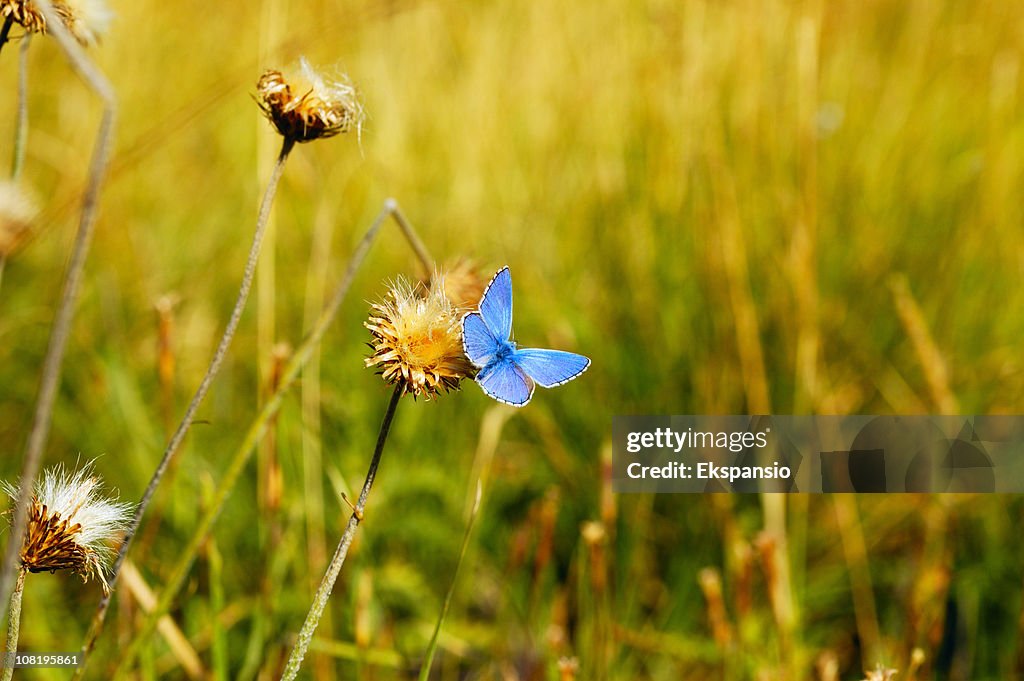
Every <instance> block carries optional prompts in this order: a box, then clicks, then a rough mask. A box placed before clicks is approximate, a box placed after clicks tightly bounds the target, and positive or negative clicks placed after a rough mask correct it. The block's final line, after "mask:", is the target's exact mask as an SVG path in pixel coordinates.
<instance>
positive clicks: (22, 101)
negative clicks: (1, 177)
mask: <svg viewBox="0 0 1024 681" xmlns="http://www.w3.org/2000/svg"><path fill="white" fill-rule="evenodd" d="M31 43H32V35H31V34H26V35H25V37H24V38H22V39H21V48H20V49H19V50H18V113H17V118H15V123H14V158H13V159H12V160H11V179H12V180H15V181H17V179H18V178H19V177H20V176H21V169H22V167H23V166H24V165H25V143H26V141H27V140H28V46H29V45H30V44H31Z"/></svg>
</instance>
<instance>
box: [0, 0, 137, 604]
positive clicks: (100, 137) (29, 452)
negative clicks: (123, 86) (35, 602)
mask: <svg viewBox="0 0 1024 681" xmlns="http://www.w3.org/2000/svg"><path fill="white" fill-rule="evenodd" d="M37 6H38V8H39V10H40V11H42V13H43V16H44V17H45V19H46V22H47V25H48V26H50V27H51V28H50V32H51V34H52V35H53V37H54V38H55V39H56V40H57V42H58V44H59V45H60V47H61V49H62V50H63V51H64V54H65V56H66V57H67V59H68V63H69V64H70V65H71V67H72V68H73V69H74V70H75V72H76V73H77V74H78V75H79V77H81V78H82V80H84V81H85V83H86V84H87V85H88V86H89V88H90V89H91V90H92V91H93V92H94V93H95V94H96V96H97V97H99V98H100V100H102V102H103V116H102V118H101V119H100V126H99V129H98V130H97V132H96V144H95V146H94V147H93V152H92V159H91V163H90V166H89V180H88V184H87V185H86V188H85V194H84V195H83V197H82V213H81V217H80V219H79V223H78V232H77V234H76V236H75V243H74V245H73V246H72V248H71V258H70V260H69V262H68V269H67V274H66V276H65V279H64V289H63V291H62V292H61V299H60V303H59V304H58V307H57V314H56V315H55V316H54V320H53V329H52V330H51V332H50V342H49V346H48V347H47V349H46V357H45V359H44V360H43V369H42V373H41V376H40V381H39V396H38V397H37V398H36V408H35V414H34V416H33V420H32V429H31V430H30V431H29V435H28V440H27V442H26V444H25V454H24V457H23V462H24V463H23V464H22V470H21V479H20V480H21V481H20V483H19V487H18V489H19V493H18V499H17V500H16V502H15V506H14V519H13V521H12V522H11V532H10V534H9V535H8V536H9V539H8V541H7V550H6V552H5V553H4V558H3V563H2V570H0V602H3V601H5V600H7V594H8V593H9V592H10V588H11V583H12V582H13V580H14V572H15V570H16V569H17V555H18V549H19V548H20V546H21V539H22V536H23V535H24V533H25V525H26V523H27V521H28V506H29V500H30V499H31V496H32V489H33V483H34V482H35V479H36V475H37V474H38V473H39V465H40V460H41V459H42V455H43V449H44V448H45V446H46V440H47V438H48V436H49V433H50V421H51V417H52V416H53V403H54V399H55V398H56V396H57V384H58V382H59V381H60V374H61V367H62V366H63V363H64V351H65V349H66V348H67V340H68V336H69V335H70V333H71V322H72V319H73V318H74V315H75V301H76V300H77V299H78V290H79V288H80V287H81V283H82V274H83V272H84V270H85V261H86V256H87V255H88V253H89V245H90V244H91V243H92V234H93V227H94V226H95V223H96V206H97V203H98V201H99V194H100V186H101V184H102V182H103V178H104V176H105V173H106V169H107V161H108V159H109V157H110V140H111V138H112V136H113V132H114V122H115V117H116V110H117V103H116V100H115V97H114V90H113V88H112V87H111V85H110V82H109V81H108V80H107V79H106V77H105V76H104V75H103V74H102V72H100V70H99V69H97V68H96V66H95V65H94V64H93V63H92V62H91V61H90V60H89V57H88V56H86V54H85V52H84V51H83V50H82V48H81V46H80V45H79V44H78V43H77V42H76V41H75V40H74V39H73V38H71V36H69V35H68V32H67V30H66V29H65V28H64V24H63V22H61V20H60V19H59V18H58V17H57V16H56V15H55V14H54V11H53V7H52V6H51V4H50V1H49V0H37Z"/></svg>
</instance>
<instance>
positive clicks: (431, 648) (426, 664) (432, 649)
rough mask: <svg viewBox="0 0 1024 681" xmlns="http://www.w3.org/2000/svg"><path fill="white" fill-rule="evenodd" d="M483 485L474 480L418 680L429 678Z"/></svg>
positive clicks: (478, 506) (478, 510)
mask: <svg viewBox="0 0 1024 681" xmlns="http://www.w3.org/2000/svg"><path fill="white" fill-rule="evenodd" d="M482 490H483V487H482V485H481V483H480V480H479V479H478V480H477V481H476V497H475V498H474V500H473V507H472V508H471V509H470V511H469V520H468V521H467V522H466V532H465V533H464V534H463V535H462V548H460V549H459V560H458V562H457V563H455V572H454V573H452V582H451V584H450V585H449V586H448V593H446V594H445V596H444V604H443V605H442V606H441V614H440V615H438V617H437V624H436V625H435V626H434V635H433V636H431V637H430V644H429V645H427V653H426V656H425V657H424V660H423V665H422V666H421V667H420V677H419V681H427V679H429V678H430V667H431V665H432V664H433V662H434V653H436V652H437V641H438V638H439V637H440V635H441V627H443V626H444V621H445V619H446V618H447V617H448V610H449V609H450V608H451V604H452V595H453V594H454V593H455V585H456V584H457V583H458V579H459V568H461V567H462V561H463V559H464V558H465V557H466V549H467V548H468V547H469V538H470V535H471V534H472V532H473V523H474V522H475V521H476V517H477V515H478V514H479V512H480V498H481V494H482Z"/></svg>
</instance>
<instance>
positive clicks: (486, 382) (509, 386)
mask: <svg viewBox="0 0 1024 681" xmlns="http://www.w3.org/2000/svg"><path fill="white" fill-rule="evenodd" d="M476 382H477V383H479V384H480V387H481V388H483V391H484V392H485V393H487V394H488V395H490V396H491V397H493V398H494V399H496V400H498V401H499V402H503V403H505V404H509V405H512V406H513V407H522V406H523V405H525V404H526V403H527V402H529V401H530V398H531V397H533V389H534V383H533V380H532V379H531V378H530V377H529V376H527V375H526V374H525V373H523V370H522V369H520V368H519V367H518V366H516V364H515V363H514V362H512V361H510V360H506V361H502V362H496V363H494V364H493V365H492V366H490V367H489V368H488V369H487V370H485V371H483V372H481V373H480V374H478V375H477V377H476Z"/></svg>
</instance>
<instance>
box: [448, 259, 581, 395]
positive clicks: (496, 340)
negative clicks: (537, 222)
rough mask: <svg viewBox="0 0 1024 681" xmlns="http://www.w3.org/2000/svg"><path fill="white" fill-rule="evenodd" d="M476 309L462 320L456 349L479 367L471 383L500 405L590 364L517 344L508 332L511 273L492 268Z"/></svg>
mask: <svg viewBox="0 0 1024 681" xmlns="http://www.w3.org/2000/svg"><path fill="white" fill-rule="evenodd" d="M479 307H480V309H479V312H470V313H468V314H466V315H465V316H463V318H462V347H463V350H464V351H465V353H466V357H468V358H469V361H470V362H472V363H473V365H474V366H476V367H477V368H478V369H479V372H478V373H477V375H476V382H477V383H478V384H479V385H480V387H481V388H482V389H483V391H484V392H485V393H487V394H488V395H490V396H491V397H493V398H494V399H496V400H498V401H499V402H503V403H505V404H509V405H512V406H513V407H522V406H523V405H525V404H527V403H528V402H529V401H530V399H531V398H532V397H533V391H534V388H535V387H536V386H537V385H540V386H541V387H544V388H553V387H555V386H557V385H562V384H563V383H568V382H569V381H571V380H572V379H574V378H576V377H577V376H579V375H580V374H582V373H583V372H584V371H586V370H587V368H588V367H589V366H590V360H589V359H588V358H587V357H584V356H583V355H577V354H576V353H573V352H564V351H562V350H546V349H540V348H522V349H520V348H519V346H518V345H517V344H516V343H515V341H513V340H511V336H512V275H511V274H510V273H509V269H508V267H505V268H503V269H501V270H499V271H498V273H497V274H495V275H494V278H493V279H491V283H490V284H488V285H487V289H486V290H485V291H484V294H483V297H482V298H481V299H480V306H479Z"/></svg>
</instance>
